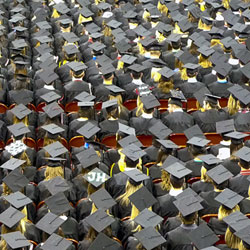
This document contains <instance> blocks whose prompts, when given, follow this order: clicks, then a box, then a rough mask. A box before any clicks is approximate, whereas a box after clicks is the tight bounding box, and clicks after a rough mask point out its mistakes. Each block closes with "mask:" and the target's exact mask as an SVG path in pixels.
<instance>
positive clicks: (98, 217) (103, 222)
mask: <svg viewBox="0 0 250 250" xmlns="http://www.w3.org/2000/svg"><path fill="white" fill-rule="evenodd" d="M85 221H86V222H87V223H88V224H89V225H90V226H91V227H93V228H94V229H95V230H96V231H97V232H98V233H100V232H101V231H102V230H104V229H105V228H106V227H108V226H109V225H111V224H112V223H113V222H115V219H114V218H113V217H112V216H110V215H108V214H107V213H106V212H105V211H104V210H103V209H98V210H97V211H96V212H95V213H93V214H91V215H89V216H88V217H87V218H85Z"/></svg>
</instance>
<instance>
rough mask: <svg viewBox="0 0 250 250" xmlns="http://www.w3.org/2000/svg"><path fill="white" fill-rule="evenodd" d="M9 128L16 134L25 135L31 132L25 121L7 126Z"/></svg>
mask: <svg viewBox="0 0 250 250" xmlns="http://www.w3.org/2000/svg"><path fill="white" fill-rule="evenodd" d="M7 128H8V130H9V131H10V132H11V133H12V134H13V135H14V136H15V137H17V136H20V135H24V134H27V133H29V132H30V130H29V128H28V127H26V125H25V124H24V123H23V122H19V123H16V124H13V125H11V126H8V127H7Z"/></svg>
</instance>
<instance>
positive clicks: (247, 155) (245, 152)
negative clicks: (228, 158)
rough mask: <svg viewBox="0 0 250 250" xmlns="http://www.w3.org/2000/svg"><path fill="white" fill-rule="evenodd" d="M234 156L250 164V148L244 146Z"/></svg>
mask: <svg viewBox="0 0 250 250" xmlns="http://www.w3.org/2000/svg"><path fill="white" fill-rule="evenodd" d="M234 156H237V157H239V158H240V159H241V160H243V161H246V162H250V148H249V147H246V146H244V147H242V148H241V149H240V150H238V151H237V152H236V153H234Z"/></svg>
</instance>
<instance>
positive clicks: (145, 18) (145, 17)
mask: <svg viewBox="0 0 250 250" xmlns="http://www.w3.org/2000/svg"><path fill="white" fill-rule="evenodd" d="M142 17H143V19H144V20H145V21H148V18H149V17H150V13H149V12H148V11H146V10H145V11H144V13H143V16H142Z"/></svg>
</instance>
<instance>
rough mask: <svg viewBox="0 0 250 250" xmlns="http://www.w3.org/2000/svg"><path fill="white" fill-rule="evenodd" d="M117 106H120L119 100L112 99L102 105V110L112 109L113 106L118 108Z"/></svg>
mask: <svg viewBox="0 0 250 250" xmlns="http://www.w3.org/2000/svg"><path fill="white" fill-rule="evenodd" d="M117 105H118V103H117V99H112V100H109V101H106V102H103V103H102V109H106V108H110V107H113V106H116V107H117Z"/></svg>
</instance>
